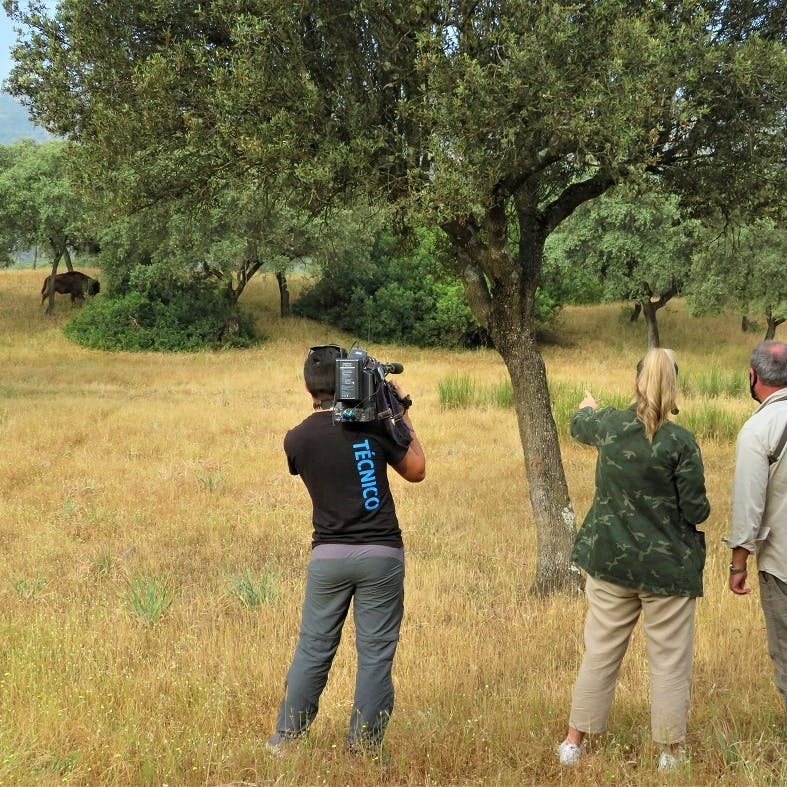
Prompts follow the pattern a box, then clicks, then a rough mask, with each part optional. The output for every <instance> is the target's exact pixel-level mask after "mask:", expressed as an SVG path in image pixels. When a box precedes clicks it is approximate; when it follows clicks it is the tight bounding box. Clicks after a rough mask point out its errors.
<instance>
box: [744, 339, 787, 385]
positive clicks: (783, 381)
mask: <svg viewBox="0 0 787 787" xmlns="http://www.w3.org/2000/svg"><path fill="white" fill-rule="evenodd" d="M749 365H750V366H751V368H752V369H754V371H755V372H756V373H757V377H759V378H760V380H762V382H764V383H765V385H772V386H774V387H781V386H783V385H787V342H779V341H775V340H773V339H771V340H769V341H767V342H760V343H759V344H758V345H757V346H756V347H755V348H754V351H753V352H752V354H751V361H750V362H749Z"/></svg>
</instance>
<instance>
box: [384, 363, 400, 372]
mask: <svg viewBox="0 0 787 787" xmlns="http://www.w3.org/2000/svg"><path fill="white" fill-rule="evenodd" d="M381 366H382V367H383V371H384V372H385V373H386V374H401V373H402V372H403V371H404V366H402V364H400V363H384V364H381Z"/></svg>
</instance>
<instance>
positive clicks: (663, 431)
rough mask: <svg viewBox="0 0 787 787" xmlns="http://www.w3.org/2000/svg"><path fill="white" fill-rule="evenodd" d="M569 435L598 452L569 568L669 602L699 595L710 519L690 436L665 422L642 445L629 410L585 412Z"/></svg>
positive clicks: (697, 450) (641, 435) (640, 429)
mask: <svg viewBox="0 0 787 787" xmlns="http://www.w3.org/2000/svg"><path fill="white" fill-rule="evenodd" d="M571 434H572V436H573V437H575V438H576V439H577V440H579V441H580V442H581V443H585V444H587V445H593V446H595V447H596V448H597V450H598V459H597V461H596V492H595V495H594V498H593V504H592V505H591V507H590V511H588V514H587V516H586V517H585V520H584V522H583V523H582V527H581V528H580V529H579V532H578V533H577V536H576V539H575V542H574V549H573V552H572V560H573V562H574V563H575V564H576V565H577V566H579V567H580V568H583V569H584V570H585V571H587V572H588V574H590V575H591V576H593V577H595V578H596V579H602V580H605V581H607V582H614V583H615V584H617V585H622V586H624V587H631V588H638V589H640V590H647V591H649V592H651V593H659V594H663V595H667V596H689V597H696V596H701V595H702V570H703V568H704V566H705V534H704V533H703V532H702V531H700V530H697V528H696V527H695V526H696V525H698V524H699V523H700V522H704V521H705V520H706V519H707V518H708V515H709V514H710V504H709V503H708V498H707V495H706V494H705V472H704V469H703V465H702V455H701V453H700V448H699V446H698V445H697V441H696V440H695V439H694V436H693V435H692V434H691V432H689V431H688V430H687V429H684V428H683V427H682V426H678V425H677V424H674V423H672V422H671V421H667V422H665V423H664V424H663V425H662V426H661V428H660V429H659V430H658V431H657V432H656V434H655V435H654V437H653V443H652V444H651V443H650V442H649V441H648V438H647V436H646V433H645V426H644V424H643V423H642V421H640V420H639V419H638V418H637V414H636V409H635V406H634V405H632V406H631V407H629V408H628V409H627V410H615V409H613V408H611V407H606V408H603V409H600V410H595V411H594V410H592V409H591V408H590V407H584V408H582V409H581V410H579V411H578V412H577V413H576V415H575V416H574V418H573V419H572V421H571Z"/></svg>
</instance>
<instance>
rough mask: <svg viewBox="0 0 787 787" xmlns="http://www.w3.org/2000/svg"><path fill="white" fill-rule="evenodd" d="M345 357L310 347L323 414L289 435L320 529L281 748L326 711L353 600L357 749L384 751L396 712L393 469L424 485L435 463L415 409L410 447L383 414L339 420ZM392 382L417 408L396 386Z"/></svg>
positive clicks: (287, 444) (311, 376)
mask: <svg viewBox="0 0 787 787" xmlns="http://www.w3.org/2000/svg"><path fill="white" fill-rule="evenodd" d="M345 357H346V352H345V350H344V349H343V348H341V347H339V346H337V345H321V346H318V347H312V348H311V349H310V350H309V354H308V356H307V357H306V361H305V363H304V368H303V377H304V382H305V384H306V390H307V391H308V392H309V395H310V396H311V398H312V406H313V408H314V411H315V412H313V413H312V414H311V415H310V416H309V417H308V418H306V419H305V420H304V421H303V422H302V423H301V424H299V425H298V426H296V427H295V428H293V429H291V430H290V431H289V432H287V435H286V436H285V438H284V451H285V454H286V455H287V462H288V464H289V469H290V473H292V474H293V475H300V476H301V479H302V480H303V483H304V484H305V486H306V489H307V490H308V492H309V495H310V497H311V500H312V506H313V520H312V521H313V525H314V532H313V536H312V554H311V560H310V562H309V568H308V575H307V581H306V592H305V598H304V602H303V612H302V619H301V628H300V636H299V639H298V644H297V646H296V649H295V655H294V657H293V661H292V664H291V666H290V669H289V671H288V672H287V678H286V681H285V694H284V698H283V700H282V702H281V706H280V708H279V714H278V719H277V722H276V733H275V734H274V735H272V736H271V737H270V738H269V739H268V742H267V746H268V749H269V750H270V751H271V752H272V753H274V754H281V753H282V751H283V749H284V748H285V747H286V746H287V744H290V743H292V742H293V741H296V740H298V739H299V738H300V737H302V736H303V735H305V733H306V732H307V730H308V727H309V725H310V724H311V722H312V720H313V719H314V717H315V716H316V714H317V710H318V704H319V698H320V694H321V693H322V690H323V689H324V687H325V684H326V682H327V680H328V672H329V670H330V667H331V663H332V661H333V657H334V655H335V654H336V650H337V648H338V646H339V640H340V638H341V632H342V626H343V624H344V621H345V618H346V616H347V612H348V610H349V607H350V601H353V615H354V619H355V629H356V649H357V653H358V663H357V674H356V683H355V698H354V700H353V705H352V711H351V715H350V729H349V734H348V736H347V744H348V746H349V749H350V751H351V752H352V753H357V754H364V753H367V752H368V753H371V754H372V755H376V754H378V753H379V748H380V744H381V742H382V738H383V734H384V732H385V727H386V724H387V723H388V719H389V717H390V715H391V712H392V711H393V705H394V687H393V681H392V678H391V669H392V666H393V658H394V653H395V652H396V646H397V643H398V640H399V627H400V624H401V621H402V613H403V609H404V547H403V543H402V534H401V530H400V529H399V523H398V521H397V518H396V510H395V507H394V501H393V497H392V495H391V490H390V488H389V485H388V477H387V468H388V465H391V466H392V467H393V468H394V470H396V472H397V473H399V475H401V476H402V477H404V478H405V479H406V480H408V481H412V482H418V481H422V480H423V479H424V476H425V472H426V460H425V457H424V452H423V449H422V448H421V444H420V442H419V441H418V438H417V437H416V436H415V433H414V432H413V431H412V423H411V422H410V418H409V416H408V415H407V414H406V413H405V415H404V419H403V420H404V423H405V424H406V425H407V426H408V428H409V429H410V430H411V433H412V440H411V442H410V444H409V446H407V447H402V446H400V445H397V443H396V442H394V440H393V439H391V437H390V436H389V435H388V433H387V432H385V431H384V429H383V428H382V427H381V425H380V423H379V421H370V422H366V423H347V424H345V423H342V424H338V425H337V424H334V423H333V420H332V417H331V413H332V410H333V404H334V395H335V390H336V375H335V368H336V359H337V358H345ZM385 384H387V385H389V386H390V387H391V388H392V389H393V391H394V392H395V394H396V396H397V398H398V399H399V401H400V402H405V403H406V405H407V406H409V402H410V400H409V398H406V397H404V396H402V394H401V391H400V390H399V388H398V386H397V385H396V384H394V383H392V382H386V383H385Z"/></svg>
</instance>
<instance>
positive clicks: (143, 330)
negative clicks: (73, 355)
mask: <svg viewBox="0 0 787 787" xmlns="http://www.w3.org/2000/svg"><path fill="white" fill-rule="evenodd" d="M152 289H154V288H151V290H149V292H147V293H143V292H138V291H132V292H129V293H128V294H126V295H122V296H120V297H118V298H103V297H100V296H99V297H97V298H95V299H94V300H93V301H92V302H90V303H86V304H85V305H84V306H83V308H81V309H80V310H79V312H78V313H77V314H76V316H75V317H74V318H73V319H72V320H71V321H70V322H69V323H68V324H67V325H66V327H65V333H66V335H67V336H68V337H69V338H70V339H72V340H73V341H75V342H77V343H78V344H81V345H83V346H85V347H91V348H93V349H99V350H128V351H145V350H147V351H155V352H195V351H197V350H205V349H219V348H224V347H248V346H250V345H251V344H252V343H253V341H254V337H255V326H254V321H253V319H252V317H251V316H250V315H248V314H246V313H245V312H243V311H242V310H241V309H240V308H239V307H238V305H237V304H236V303H235V302H234V301H233V300H232V299H231V298H230V297H229V296H228V295H227V294H226V293H225V292H221V291H217V290H215V289H213V288H210V287H208V286H206V285H202V284H195V285H194V286H193V287H192V288H190V289H184V290H182V291H181V292H179V293H175V294H171V295H170V294H168V293H166V291H165V292H163V293H159V294H158V297H156V296H155V294H154V293H153V292H152Z"/></svg>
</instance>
